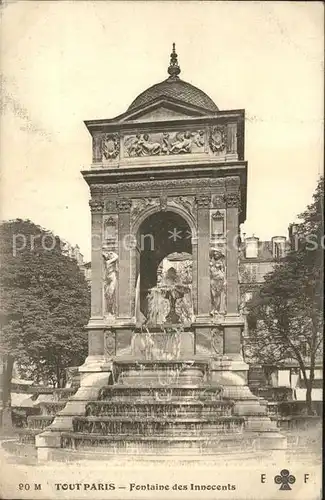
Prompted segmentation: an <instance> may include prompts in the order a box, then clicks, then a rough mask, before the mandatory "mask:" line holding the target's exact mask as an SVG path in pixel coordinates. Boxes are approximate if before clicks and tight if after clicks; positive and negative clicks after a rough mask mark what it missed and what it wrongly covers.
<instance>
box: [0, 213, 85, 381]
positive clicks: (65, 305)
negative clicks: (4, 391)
mask: <svg viewBox="0 0 325 500" xmlns="http://www.w3.org/2000/svg"><path fill="white" fill-rule="evenodd" d="M61 247H62V242H61V240H60V239H59V238H58V237H57V236H55V235H53V234H52V233H51V232H49V231H46V230H44V229H42V228H41V227H39V226H37V225H35V224H34V223H32V222H31V221H29V220H21V219H16V220H13V221H9V222H4V223H2V224H1V226H0V255H1V276H0V286H1V294H2V296H1V309H0V324H1V331H2V339H1V354H2V356H4V357H5V356H11V357H12V358H13V359H15V360H16V361H17V363H18V366H20V368H21V371H22V375H24V374H25V375H28V376H32V377H33V378H34V379H35V380H37V381H40V380H48V381H50V382H51V383H52V384H53V385H55V386H59V387H60V385H61V384H62V383H63V382H64V378H65V375H64V374H65V369H66V368H67V367H68V366H73V365H80V364H81V363H82V361H83V360H84V358H85V356H86V355H87V333H86V332H85V331H84V328H83V327H84V326H85V325H86V324H87V322H88V319H89V314H90V294H89V289H88V285H87V282H86V280H85V278H84V275H83V273H82V272H81V270H80V269H79V267H78V265H77V262H76V261H75V260H74V259H71V258H69V257H67V256H66V255H63V253H62V249H61Z"/></svg>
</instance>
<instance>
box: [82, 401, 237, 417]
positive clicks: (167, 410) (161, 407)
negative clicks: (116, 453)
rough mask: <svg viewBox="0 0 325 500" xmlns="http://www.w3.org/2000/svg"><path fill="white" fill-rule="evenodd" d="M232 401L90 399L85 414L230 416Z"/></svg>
mask: <svg viewBox="0 0 325 500" xmlns="http://www.w3.org/2000/svg"><path fill="white" fill-rule="evenodd" d="M232 408H233V403H232V402H225V401H208V402H206V401H205V402H203V401H181V402H180V401H167V402H160V401H135V402H132V403H131V402H113V401H91V402H89V403H88V404H87V406H86V416H95V417H96V416H97V417H100V416H102V417H105V416H106V417H126V416H129V417H130V418H136V417H144V418H146V417H155V416H156V417H165V418H178V417H188V418H193V417H201V418H202V417H209V416H219V415H221V416H230V415H231V414H232Z"/></svg>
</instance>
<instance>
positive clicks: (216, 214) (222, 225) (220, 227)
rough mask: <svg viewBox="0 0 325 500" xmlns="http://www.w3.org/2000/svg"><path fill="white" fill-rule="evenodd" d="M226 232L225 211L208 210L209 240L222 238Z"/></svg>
mask: <svg viewBox="0 0 325 500" xmlns="http://www.w3.org/2000/svg"><path fill="white" fill-rule="evenodd" d="M225 232H226V211H225V210H224V209H221V210H210V237H211V240H216V239H220V238H223V237H224V236H225Z"/></svg>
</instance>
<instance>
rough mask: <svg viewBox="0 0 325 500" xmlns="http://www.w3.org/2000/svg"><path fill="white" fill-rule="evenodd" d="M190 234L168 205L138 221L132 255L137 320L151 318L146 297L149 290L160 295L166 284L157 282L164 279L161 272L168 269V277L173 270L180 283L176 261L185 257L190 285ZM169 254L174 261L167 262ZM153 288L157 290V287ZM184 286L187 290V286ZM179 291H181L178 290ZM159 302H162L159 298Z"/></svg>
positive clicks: (194, 266) (183, 222)
mask: <svg viewBox="0 0 325 500" xmlns="http://www.w3.org/2000/svg"><path fill="white" fill-rule="evenodd" d="M192 236H193V231H192V229H191V227H190V225H189V223H188V222H187V221H186V220H185V218H184V217H182V216H181V215H180V214H179V213H176V212H175V211H173V210H169V209H168V210H166V211H155V212H154V213H150V214H149V215H147V217H146V218H143V219H142V221H141V222H140V223H139V224H138V228H137V233H136V238H137V249H136V254H135V256H134V259H133V266H134V268H135V269H134V276H135V284H136V300H135V309H136V314H135V315H136V317H137V319H138V320H139V317H140V321H148V320H149V317H151V320H152V315H150V301H151V303H152V300H151V299H152V295H153V292H155V293H156V292H157V293H158V294H160V295H161V291H162V288H164V290H165V287H166V283H164V284H163V285H164V286H162V283H161V282H160V281H161V279H162V280H163V281H164V279H165V278H164V277H163V278H162V277H161V275H162V274H164V273H165V274H166V273H168V276H169V277H168V279H169V280H170V279H172V275H173V273H174V278H173V279H174V280H175V282H176V281H177V283H179V284H180V288H181V287H182V286H183V285H184V283H182V281H184V280H183V279H182V276H181V272H180V271H181V264H180V262H181V261H185V260H186V259H187V261H189V259H190V260H191V262H192V266H191V274H192V276H191V285H190V287H191V288H192V282H193V276H195V272H193V273H192V269H193V268H195V269H196V262H195V261H194V259H193V247H192V240H193V237H192ZM184 256H187V257H184ZM169 257H170V259H173V262H174V263H175V264H174V265H171V263H170V262H169ZM159 275H160V277H159ZM166 276H167V274H166ZM159 279H160V281H159ZM166 279H167V278H166ZM157 289H159V290H158V291H157ZM184 290H185V288H184ZM186 290H187V291H188V289H186ZM180 293H181V294H182V292H180ZM191 297H192V290H191ZM191 300H192V299H191ZM165 302H166V300H165ZM161 303H162V304H163V301H162V302H161ZM173 318H174V319H175V318H176V316H175V315H174V316H173ZM169 319H170V320H172V317H171V316H170V317H169ZM160 321H161V315H160V320H158V319H157V322H158V323H159V322H160ZM175 321H176V319H175ZM171 322H173V321H171Z"/></svg>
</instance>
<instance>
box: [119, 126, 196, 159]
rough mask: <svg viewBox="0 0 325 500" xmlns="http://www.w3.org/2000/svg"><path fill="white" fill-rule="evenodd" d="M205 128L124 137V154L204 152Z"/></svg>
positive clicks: (153, 154)
mask: <svg viewBox="0 0 325 500" xmlns="http://www.w3.org/2000/svg"><path fill="white" fill-rule="evenodd" d="M204 146H205V132H204V130H197V131H191V130H185V131H178V132H155V133H143V134H140V133H138V134H136V135H130V136H125V137H124V156H126V157H130V158H133V157H143V156H162V155H178V154H187V153H203V152H204Z"/></svg>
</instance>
